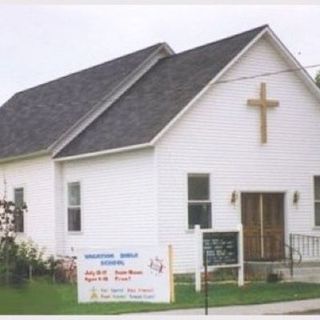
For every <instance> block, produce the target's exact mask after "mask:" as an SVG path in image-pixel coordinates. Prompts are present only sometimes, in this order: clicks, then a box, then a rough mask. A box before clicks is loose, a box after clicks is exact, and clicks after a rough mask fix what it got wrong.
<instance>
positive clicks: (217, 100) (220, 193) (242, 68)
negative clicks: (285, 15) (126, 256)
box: [156, 39, 320, 272]
mask: <svg viewBox="0 0 320 320" xmlns="http://www.w3.org/2000/svg"><path fill="white" fill-rule="evenodd" d="M287 68H288V66H287V64H286V62H285V61H284V60H283V58H282V57H281V56H280V55H279V54H278V52H276V51H275V49H274V48H273V47H272V46H271V45H270V43H269V42H268V40H267V39H261V40H259V41H258V42H257V43H256V44H255V45H254V46H253V47H252V48H251V49H250V50H249V51H248V52H247V53H246V54H245V55H244V56H243V57H242V58H240V60H239V61H238V62H237V64H236V65H234V66H233V67H232V68H231V69H230V70H229V71H228V73H227V74H225V76H224V77H223V80H226V79H234V78H238V77H243V76H250V75H256V74H261V73H264V72H273V71H278V70H283V69H287ZM262 81H265V82H266V83H267V96H268V98H269V99H277V100H279V101H280V106H279V107H277V108H268V112H267V118H268V143H267V144H266V145H261V144H260V111H259V108H257V107H250V106H247V105H246V101H247V99H249V98H258V97H259V90H260V83H261V82H262ZM319 141H320V104H319V102H318V101H316V100H315V98H314V96H312V95H311V94H310V93H309V91H308V89H307V88H306V87H305V85H304V84H303V83H302V81H301V80H300V79H299V78H298V77H297V76H296V75H295V74H294V73H283V74H279V75H276V76H269V77H263V78H258V79H250V80H245V81H239V82H236V81H235V82H230V83H224V84H222V83H220V84H216V85H214V86H212V88H211V89H209V90H208V91H207V93H206V94H204V95H203V96H202V97H201V98H200V100H198V102H197V103H196V104H195V105H194V106H193V107H192V108H191V109H190V110H189V111H188V112H187V113H186V114H185V115H184V116H183V117H182V118H181V119H180V120H179V121H178V122H177V123H176V124H175V126H174V127H172V128H171V129H170V130H169V131H168V133H167V134H166V135H165V136H164V137H163V138H162V139H161V140H160V141H159V143H158V145H157V147H156V153H157V155H156V158H157V166H158V188H159V190H158V211H159V228H160V232H159V237H160V242H161V243H172V244H173V246H174V250H175V256H176V260H175V271H176V272H192V271H193V267H194V258H195V251H194V234H193V232H192V231H188V230H187V173H197V172H200V173H209V174H210V180H211V188H210V191H211V195H210V198H211V200H212V215H213V217H212V222H213V226H214V227H217V228H219V227H223V228H225V227H234V226H236V225H237V224H238V223H239V222H240V221H241V211H240V201H239V200H240V195H239V198H238V201H237V203H236V205H232V204H231V203H230V198H231V193H232V192H233V191H234V190H235V191H237V192H240V191H266V192H269V191H281V192H284V193H285V195H286V196H285V199H286V200H285V202H286V203H285V207H286V211H285V219H286V226H285V228H286V230H285V232H286V237H288V234H289V232H294V233H309V234H317V235H320V230H317V229H315V228H314V208H313V205H314V204H313V184H312V177H313V175H315V174H320V145H319ZM296 190H297V191H299V193H300V201H299V203H298V205H296V206H295V205H293V203H292V198H293V193H294V192H295V191H296Z"/></svg>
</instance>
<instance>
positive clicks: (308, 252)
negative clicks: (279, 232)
mask: <svg viewBox="0 0 320 320" xmlns="http://www.w3.org/2000/svg"><path fill="white" fill-rule="evenodd" d="M290 246H291V247H293V248H295V249H296V250H298V251H299V252H301V253H302V255H303V256H305V257H319V258H320V236H311V235H305V234H298V233H296V234H294V233H291V234H290Z"/></svg>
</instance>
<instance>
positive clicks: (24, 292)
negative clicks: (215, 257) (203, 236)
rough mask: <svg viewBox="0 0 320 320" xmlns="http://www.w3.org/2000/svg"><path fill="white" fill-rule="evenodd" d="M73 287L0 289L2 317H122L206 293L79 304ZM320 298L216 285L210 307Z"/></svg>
mask: <svg viewBox="0 0 320 320" xmlns="http://www.w3.org/2000/svg"><path fill="white" fill-rule="evenodd" d="M76 297H77V290H76V287H75V286H74V285H68V284H55V285H52V284H50V283H48V282H47V281H45V280H37V281H34V282H31V283H30V284H28V285H27V286H25V287H23V288H20V289H15V288H8V287H0V301H1V303H0V314H2V315H8V314H14V315H19V314H20V315H21V314H25V315H28V314H46V315H61V314H70V315H71V314H79V315H80V314H91V315H107V314H123V313H129V312H144V311H158V310H169V309H184V308H201V307H203V304H204V295H203V293H195V291H194V286H193V285H191V284H185V285H184V284H180V285H179V284H178V285H176V302H175V303H173V304H151V303H105V304H99V303H92V304H78V303H77V298H76ZM317 297H320V284H311V283H310V284H307V283H262V282H260V283H259V282H255V283H250V284H247V285H246V286H245V287H243V288H238V287H237V286H236V285H235V284H213V285H210V287H209V305H210V306H211V307H213V306H226V305H240V304H257V303H267V302H275V301H288V300H298V299H308V298H317Z"/></svg>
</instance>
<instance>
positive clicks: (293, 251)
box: [247, 235, 302, 277]
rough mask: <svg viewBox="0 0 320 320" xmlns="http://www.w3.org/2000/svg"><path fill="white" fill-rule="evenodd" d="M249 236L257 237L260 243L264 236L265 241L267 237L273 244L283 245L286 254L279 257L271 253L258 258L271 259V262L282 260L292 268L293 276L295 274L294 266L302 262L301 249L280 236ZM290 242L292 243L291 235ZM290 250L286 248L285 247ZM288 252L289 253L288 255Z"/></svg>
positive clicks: (261, 259)
mask: <svg viewBox="0 0 320 320" xmlns="http://www.w3.org/2000/svg"><path fill="white" fill-rule="evenodd" d="M248 238H252V239H257V240H258V244H261V243H260V242H259V241H261V238H263V240H264V241H265V240H266V239H268V240H271V241H272V243H273V244H275V243H276V244H278V245H280V246H283V250H284V255H283V256H281V257H279V256H277V255H270V256H268V257H266V258H265V259H264V258H260V259H258V261H259V260H260V261H266V260H268V261H270V262H276V261H279V262H282V263H284V265H285V266H287V267H289V268H290V274H291V277H292V276H293V268H294V265H299V264H300V263H301V262H302V254H301V253H300V251H299V250H298V249H297V248H295V247H293V246H292V245H291V244H288V243H285V242H284V241H282V240H279V239H278V238H276V237H274V236H263V237H261V236H252V237H247V239H248ZM290 243H291V235H290ZM286 248H287V249H288V250H285V249H286ZM287 253H288V255H287ZM295 257H297V258H298V259H297V261H295Z"/></svg>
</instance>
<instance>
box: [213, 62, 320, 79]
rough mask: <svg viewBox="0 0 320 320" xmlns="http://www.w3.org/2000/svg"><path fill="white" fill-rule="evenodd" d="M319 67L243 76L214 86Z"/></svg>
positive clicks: (313, 66) (304, 67)
mask: <svg viewBox="0 0 320 320" xmlns="http://www.w3.org/2000/svg"><path fill="white" fill-rule="evenodd" d="M318 67H320V64H312V65H308V66H302V67H298V68H292V69H284V70H279V71H274V72H265V73H260V74H256V75H253V76H243V77H239V78H233V79H226V80H219V81H217V82H214V83H213V84H218V83H229V82H236V81H241V80H249V79H255V78H260V77H269V76H273V75H277V74H282V73H289V72H296V71H301V70H302V71H304V70H305V69H312V68H318ZM310 79H311V80H313V79H312V77H311V76H310Z"/></svg>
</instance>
